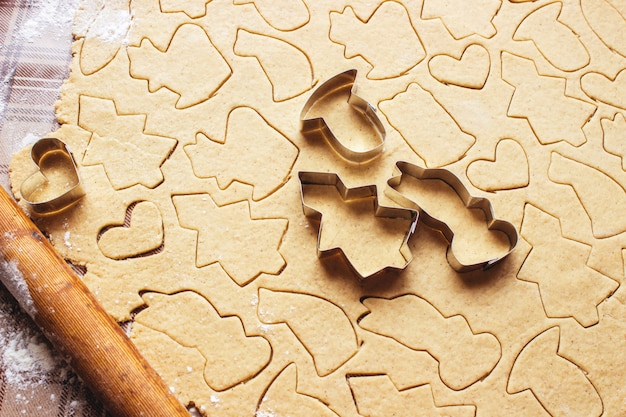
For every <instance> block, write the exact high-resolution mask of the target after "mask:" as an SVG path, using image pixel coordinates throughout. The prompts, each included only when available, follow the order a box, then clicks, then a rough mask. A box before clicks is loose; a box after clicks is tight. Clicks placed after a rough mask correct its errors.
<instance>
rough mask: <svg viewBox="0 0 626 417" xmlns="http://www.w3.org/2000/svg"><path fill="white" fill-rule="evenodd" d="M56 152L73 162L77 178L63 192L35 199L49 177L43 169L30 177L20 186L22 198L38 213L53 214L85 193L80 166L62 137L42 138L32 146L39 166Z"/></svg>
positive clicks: (33, 157) (35, 160)
mask: <svg viewBox="0 0 626 417" xmlns="http://www.w3.org/2000/svg"><path fill="white" fill-rule="evenodd" d="M55 153H61V154H63V155H64V156H66V157H67V158H68V159H69V161H70V162H71V165H72V169H73V171H74V174H75V175H76V180H75V182H74V183H73V184H70V185H69V188H68V189H67V190H65V191H64V192H63V193H62V194H60V195H58V196H56V197H53V198H50V199H47V200H43V201H38V200H36V199H33V196H34V194H35V193H36V192H37V191H38V190H40V189H41V187H42V186H44V185H45V184H47V182H48V179H47V178H46V176H45V174H44V173H43V172H41V170H39V171H37V172H36V173H35V174H33V175H31V176H30V177H28V178H27V179H26V180H24V182H22V185H21V186H20V194H21V195H22V199H23V200H24V201H25V202H26V203H27V204H28V205H29V206H30V207H31V209H32V210H33V211H34V212H35V213H37V214H42V215H43V214H53V213H56V212H59V211H61V210H63V209H66V208H67V207H69V206H71V205H72V204H74V203H76V202H77V201H78V200H79V199H80V198H81V197H83V196H84V195H85V190H84V188H83V185H82V181H81V179H80V175H79V172H78V166H77V165H76V161H75V160H74V156H73V155H72V151H71V150H70V148H69V147H68V146H67V145H66V144H65V142H63V141H62V140H60V139H57V138H42V139H39V140H38V141H37V142H35V143H34V144H33V146H32V148H31V151H30V156H31V158H32V160H33V162H34V163H35V164H36V165H37V167H41V163H42V161H43V160H44V159H45V158H47V157H49V156H50V155H53V154H55ZM38 174H39V175H38Z"/></svg>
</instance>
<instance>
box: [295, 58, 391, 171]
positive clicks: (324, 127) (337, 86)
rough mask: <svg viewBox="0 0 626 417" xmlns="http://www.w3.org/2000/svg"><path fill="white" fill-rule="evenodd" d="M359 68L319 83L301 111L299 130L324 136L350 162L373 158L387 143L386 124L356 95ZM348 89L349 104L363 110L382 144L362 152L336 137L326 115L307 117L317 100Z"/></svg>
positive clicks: (309, 134)
mask: <svg viewBox="0 0 626 417" xmlns="http://www.w3.org/2000/svg"><path fill="white" fill-rule="evenodd" d="M356 74H357V70H355V69H351V70H348V71H345V72H342V73H340V74H337V75H335V76H334V77H332V78H330V79H328V80H327V81H326V82H324V83H323V84H322V85H320V86H319V87H318V88H317V89H316V90H315V91H314V92H313V94H311V96H310V97H309V99H308V100H307V102H306V103H305V105H304V107H303V108H302V112H301V113H300V130H301V131H302V133H303V134H304V135H306V136H310V137H314V138H322V139H325V140H326V141H327V142H328V143H329V144H330V146H331V147H332V148H333V149H334V150H335V151H336V152H337V153H338V154H339V155H341V156H342V157H343V158H345V159H347V160H348V161H350V162H355V163H362V162H367V161H369V160H372V159H374V158H375V157H377V156H378V155H380V153H381V152H382V151H383V145H384V144H385V136H386V132H385V127H384V126H383V124H382V122H381V121H380V119H379V118H378V115H377V114H376V109H375V108H374V107H373V106H372V105H371V104H369V103H368V102H367V101H365V100H363V99H362V98H361V97H359V96H357V95H356V85H355V84H354V81H355V79H356ZM346 90H348V104H349V105H351V106H352V107H354V108H355V109H356V110H357V111H359V112H361V113H362V114H363V115H364V116H365V117H366V118H367V120H368V121H369V122H370V123H371V125H372V126H373V128H374V130H375V131H376V134H377V136H378V138H379V143H378V144H377V145H376V146H374V147H373V148H370V149H366V150H363V151H360V150H354V149H351V148H349V147H347V146H346V145H344V144H343V143H342V142H341V140H340V139H339V138H337V137H336V136H335V134H334V133H333V132H332V130H331V129H330V127H329V126H328V124H327V123H326V121H325V120H324V118H323V117H315V118H308V117H307V114H308V113H309V111H310V110H311V108H312V107H313V106H314V105H315V103H317V102H319V101H321V100H323V99H324V98H326V97H328V96H331V95H334V94H341V93H344V92H345V91H346Z"/></svg>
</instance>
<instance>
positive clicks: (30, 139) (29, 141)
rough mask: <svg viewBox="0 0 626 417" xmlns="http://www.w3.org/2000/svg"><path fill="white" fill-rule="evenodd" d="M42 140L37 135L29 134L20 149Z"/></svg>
mask: <svg viewBox="0 0 626 417" xmlns="http://www.w3.org/2000/svg"><path fill="white" fill-rule="evenodd" d="M39 139H40V136H39V135H35V134H34V133H31V132H28V133H27V134H26V136H24V138H23V139H22V141H21V142H20V147H22V148H26V147H27V146H30V145H32V144H33V143H35V142H37V141H38V140H39Z"/></svg>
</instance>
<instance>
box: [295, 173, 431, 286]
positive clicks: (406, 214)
mask: <svg viewBox="0 0 626 417" xmlns="http://www.w3.org/2000/svg"><path fill="white" fill-rule="evenodd" d="M298 178H299V179H300V196H301V200H302V209H303V211H304V215H305V216H307V217H309V218H311V219H314V220H316V221H318V222H319V230H318V237H317V255H318V257H319V258H324V257H327V256H332V255H336V254H340V255H342V256H343V257H344V259H345V260H346V261H347V263H348V265H350V267H351V268H352V270H353V271H354V272H355V273H356V274H357V276H358V277H359V278H361V279H364V278H368V277H371V276H374V275H378V274H379V273H381V272H383V271H387V270H403V269H405V268H406V267H407V266H408V265H409V263H410V262H411V261H412V260H413V254H412V253H411V250H410V248H409V245H408V240H409V238H410V237H411V235H412V234H413V232H414V231H415V226H416V225H417V218H418V216H419V213H418V212H417V211H416V210H412V209H407V208H397V207H387V206H381V205H379V204H378V194H377V189H376V185H366V186H362V187H356V188H347V187H346V186H345V184H344V183H343V182H342V181H341V178H339V175H337V174H335V173H329V172H310V171H299V172H298ZM303 185H329V186H332V187H335V188H336V189H337V191H338V192H339V194H340V195H341V198H342V199H343V200H355V199H363V198H369V197H373V198H374V204H375V215H376V217H388V218H396V219H398V218H399V219H405V220H407V221H408V222H409V224H410V226H409V228H408V230H407V233H406V235H405V237H404V239H403V241H402V244H401V246H400V249H399V252H400V254H401V255H402V257H403V258H404V260H405V261H406V262H405V264H404V265H403V266H402V267H397V266H393V265H389V266H386V267H383V268H381V269H379V270H378V271H375V272H373V273H371V274H368V275H364V274H362V272H361V271H359V270H358V269H357V268H356V267H355V266H354V265H353V264H352V262H350V259H349V258H348V257H347V256H346V254H345V252H344V251H343V250H342V249H341V247H334V248H330V249H324V250H322V249H320V239H321V234H322V227H321V226H322V224H321V222H322V213H321V212H319V211H317V210H316V209H314V208H313V207H310V206H308V205H307V204H306V203H305V202H304V192H303V189H302V186H303Z"/></svg>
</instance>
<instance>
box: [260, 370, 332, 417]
mask: <svg viewBox="0 0 626 417" xmlns="http://www.w3.org/2000/svg"><path fill="white" fill-rule="evenodd" d="M254 415H255V416H256V417H279V416H289V417H313V416H315V417H339V415H338V414H336V413H335V412H334V411H332V410H331V409H330V408H328V407H327V406H326V405H325V404H324V403H323V402H322V401H320V400H318V399H317V398H315V397H313V396H310V395H306V394H302V393H301V392H299V391H298V372H297V369H296V365H295V364H293V363H292V364H289V365H288V366H287V367H285V369H283V370H282V371H280V373H279V374H278V375H277V376H276V378H275V379H274V380H273V381H272V383H271V384H270V386H269V388H268V389H267V391H266V392H265V394H264V395H263V398H262V399H261V403H260V404H259V407H258V408H257V410H256V413H255V414H254Z"/></svg>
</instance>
